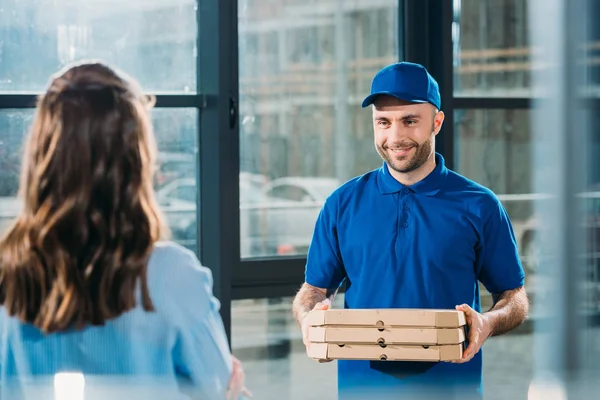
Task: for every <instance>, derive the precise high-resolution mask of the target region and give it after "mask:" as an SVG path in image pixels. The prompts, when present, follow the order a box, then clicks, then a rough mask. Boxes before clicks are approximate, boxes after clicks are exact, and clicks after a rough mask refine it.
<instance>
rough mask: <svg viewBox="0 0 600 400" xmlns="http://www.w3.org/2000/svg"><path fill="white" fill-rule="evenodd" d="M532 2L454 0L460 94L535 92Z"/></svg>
mask: <svg viewBox="0 0 600 400" xmlns="http://www.w3.org/2000/svg"><path fill="white" fill-rule="evenodd" d="M527 3H528V1H527V0H503V1H494V0H454V2H453V4H454V22H453V41H454V94H455V95H456V96H474V97H477V96H479V97H527V96H529V95H530V91H531V82H530V70H531V65H530V48H529V37H528V20H527Z"/></svg>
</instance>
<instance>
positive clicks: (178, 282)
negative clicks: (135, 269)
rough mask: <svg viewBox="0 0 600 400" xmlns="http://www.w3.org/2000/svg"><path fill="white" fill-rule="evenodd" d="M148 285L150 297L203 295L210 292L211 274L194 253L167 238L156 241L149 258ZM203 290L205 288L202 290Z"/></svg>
mask: <svg viewBox="0 0 600 400" xmlns="http://www.w3.org/2000/svg"><path fill="white" fill-rule="evenodd" d="M147 276H148V288H149V291H150V296H151V297H153V298H156V297H162V295H167V293H168V295H167V296H168V297H169V298H171V299H172V298H179V297H182V296H190V295H193V296H202V294H203V293H204V292H206V293H204V294H205V295H210V293H212V284H213V279H212V273H211V270H210V269H208V268H206V267H204V266H203V265H202V264H201V263H200V261H199V260H198V257H197V256H196V254H195V253H194V252H193V251H191V250H189V249H186V248H185V247H183V246H181V245H179V244H177V243H174V242H169V241H164V242H158V243H156V245H155V246H154V249H153V250H152V254H151V256H150V259H149V261H148V274H147ZM202 289H204V290H202Z"/></svg>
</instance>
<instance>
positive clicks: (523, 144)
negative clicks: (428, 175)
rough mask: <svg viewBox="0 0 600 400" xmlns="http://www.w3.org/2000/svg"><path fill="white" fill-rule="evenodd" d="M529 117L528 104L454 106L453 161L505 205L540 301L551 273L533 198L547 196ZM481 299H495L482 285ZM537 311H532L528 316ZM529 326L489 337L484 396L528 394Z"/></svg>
mask: <svg viewBox="0 0 600 400" xmlns="http://www.w3.org/2000/svg"><path fill="white" fill-rule="evenodd" d="M529 118H530V112H529V111H528V110H481V109H473V110H456V111H455V115H454V120H455V149H454V151H455V160H454V161H455V166H456V167H455V169H456V171H457V172H459V173H460V174H462V175H464V176H466V177H467V178H470V179H472V180H474V181H476V182H477V183H479V184H482V185H484V186H486V187H488V188H489V189H491V190H492V191H493V192H494V193H495V194H496V195H497V196H498V198H499V199H500V200H501V202H502V204H503V205H504V207H505V208H506V210H507V212H508V214H509V216H510V218H511V222H512V225H513V229H514V232H515V238H516V240H517V244H518V246H519V251H520V254H521V259H522V262H523V266H524V268H525V286H526V290H527V293H528V295H529V297H530V300H531V301H532V302H538V301H544V300H545V298H547V297H546V296H549V295H552V294H551V293H550V292H549V291H548V290H546V289H547V287H546V282H547V280H548V279H549V278H548V277H546V276H543V274H538V273H537V270H538V269H539V262H540V261H539V257H538V256H537V255H538V246H537V245H536V240H537V229H538V223H539V221H538V218H537V216H536V215H535V213H534V208H535V207H534V204H535V201H536V200H538V199H540V198H542V197H543V196H542V195H540V194H539V193H535V192H534V190H533V171H532V169H531V167H530V165H531V162H532V161H531V157H532V152H533V149H534V146H535V142H534V141H533V137H532V134H531V129H530V120H529ZM481 301H482V309H483V310H488V309H489V308H490V307H491V306H492V305H493V300H492V296H491V295H490V294H489V293H488V292H487V290H486V289H485V287H483V286H481ZM533 309H535V308H533ZM530 311H532V310H530ZM537 317H538V316H536V315H535V314H534V313H533V312H530V319H535V318H537ZM530 331H531V324H530V323H526V324H524V325H523V326H521V327H520V328H519V329H517V330H515V331H512V332H511V333H510V334H507V335H502V336H499V337H494V338H490V339H489V340H487V341H486V342H485V344H484V348H485V356H484V358H483V359H484V378H483V379H484V382H485V384H484V390H485V393H484V395H485V396H484V398H486V399H498V400H501V399H505V398H523V397H524V396H525V395H526V393H527V391H528V390H529V384H530V380H531V376H532V371H533V350H532V346H533V337H532V335H531V333H530ZM498 371H502V374H500V375H499V374H498ZM507 382H510V384H509V385H508V384H507Z"/></svg>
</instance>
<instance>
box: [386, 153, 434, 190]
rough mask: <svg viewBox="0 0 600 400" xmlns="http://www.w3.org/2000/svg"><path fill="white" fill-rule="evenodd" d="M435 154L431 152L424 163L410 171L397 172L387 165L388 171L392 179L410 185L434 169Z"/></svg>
mask: <svg viewBox="0 0 600 400" xmlns="http://www.w3.org/2000/svg"><path fill="white" fill-rule="evenodd" d="M435 166H436V164H435V155H434V154H432V155H431V156H430V157H429V158H428V159H427V161H426V162H425V164H423V165H421V166H420V167H419V168H417V169H415V170H414V171H410V172H398V171H395V170H393V169H391V168H389V167H388V171H390V174H391V175H392V177H394V179H396V180H397V181H398V182H400V183H401V184H403V185H404V186H411V185H414V184H415V183H417V182H420V181H422V180H423V179H425V178H427V176H428V175H429V174H430V173H432V172H433V170H434V169H435Z"/></svg>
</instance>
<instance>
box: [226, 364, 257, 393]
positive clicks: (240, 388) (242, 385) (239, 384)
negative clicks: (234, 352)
mask: <svg viewBox="0 0 600 400" xmlns="http://www.w3.org/2000/svg"><path fill="white" fill-rule="evenodd" d="M231 359H232V362H233V372H232V373H231V379H230V380H229V386H228V388H227V400H238V399H239V398H240V396H241V395H244V396H246V397H252V393H250V391H249V390H248V389H246V374H245V373H244V369H243V368H242V363H241V362H240V360H238V359H237V358H236V357H234V356H231Z"/></svg>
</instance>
